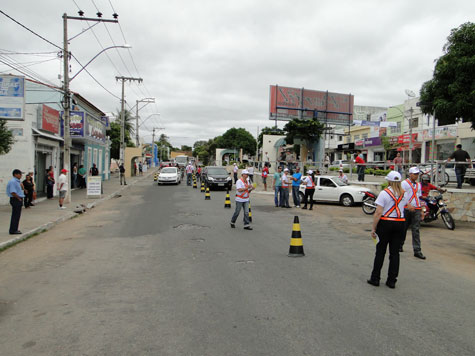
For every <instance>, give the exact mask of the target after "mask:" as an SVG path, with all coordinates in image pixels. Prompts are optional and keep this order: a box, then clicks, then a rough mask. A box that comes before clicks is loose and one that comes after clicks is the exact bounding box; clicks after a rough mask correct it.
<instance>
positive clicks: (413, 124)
mask: <svg viewBox="0 0 475 356" xmlns="http://www.w3.org/2000/svg"><path fill="white" fill-rule="evenodd" d="M410 127H412V128H416V127H419V118H418V117H414V118H412V121H411V126H410Z"/></svg>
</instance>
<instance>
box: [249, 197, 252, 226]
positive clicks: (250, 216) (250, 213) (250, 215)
mask: <svg viewBox="0 0 475 356" xmlns="http://www.w3.org/2000/svg"><path fill="white" fill-rule="evenodd" d="M249 221H250V222H252V212H251V201H249Z"/></svg>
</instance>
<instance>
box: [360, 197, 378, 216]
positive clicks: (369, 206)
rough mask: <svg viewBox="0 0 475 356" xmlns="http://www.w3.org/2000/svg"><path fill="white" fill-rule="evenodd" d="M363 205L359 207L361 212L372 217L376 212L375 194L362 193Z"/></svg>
mask: <svg viewBox="0 0 475 356" xmlns="http://www.w3.org/2000/svg"><path fill="white" fill-rule="evenodd" d="M364 195H365V196H364V197H363V205H362V206H361V207H362V209H363V212H364V213H365V214H368V215H373V214H374V212H375V211H376V204H375V203H374V202H375V201H376V194H374V193H373V192H364Z"/></svg>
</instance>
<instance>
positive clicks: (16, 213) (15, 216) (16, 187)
mask: <svg viewBox="0 0 475 356" xmlns="http://www.w3.org/2000/svg"><path fill="white" fill-rule="evenodd" d="M21 174H22V173H21V171H20V170H19V169H14V170H13V172H12V175H13V178H12V179H10V181H9V182H8V184H7V195H8V197H9V198H10V205H11V206H12V217H11V219H10V230H9V232H10V235H20V234H21V233H22V232H21V231H20V230H18V225H19V224H20V216H21V207H22V206H23V198H24V197H25V194H24V192H23V189H21V185H20V179H21Z"/></svg>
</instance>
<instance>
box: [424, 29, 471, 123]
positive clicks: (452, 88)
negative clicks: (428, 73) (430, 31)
mask: <svg viewBox="0 0 475 356" xmlns="http://www.w3.org/2000/svg"><path fill="white" fill-rule="evenodd" d="M443 51H444V54H443V55H442V56H441V57H440V58H439V59H438V60H437V61H436V64H435V68H434V74H433V78H432V79H431V80H429V81H427V82H425V83H424V84H423V85H422V88H421V91H420V97H421V110H422V112H423V113H425V114H433V115H435V117H436V118H437V119H438V120H439V124H442V125H447V124H453V123H455V122H456V121H457V120H458V119H462V120H463V121H471V122H472V129H475V74H474V73H475V24H474V23H471V22H467V23H464V24H462V25H461V26H459V27H458V28H454V29H452V31H451V33H450V35H449V37H447V43H446V44H445V45H444V47H443Z"/></svg>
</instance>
